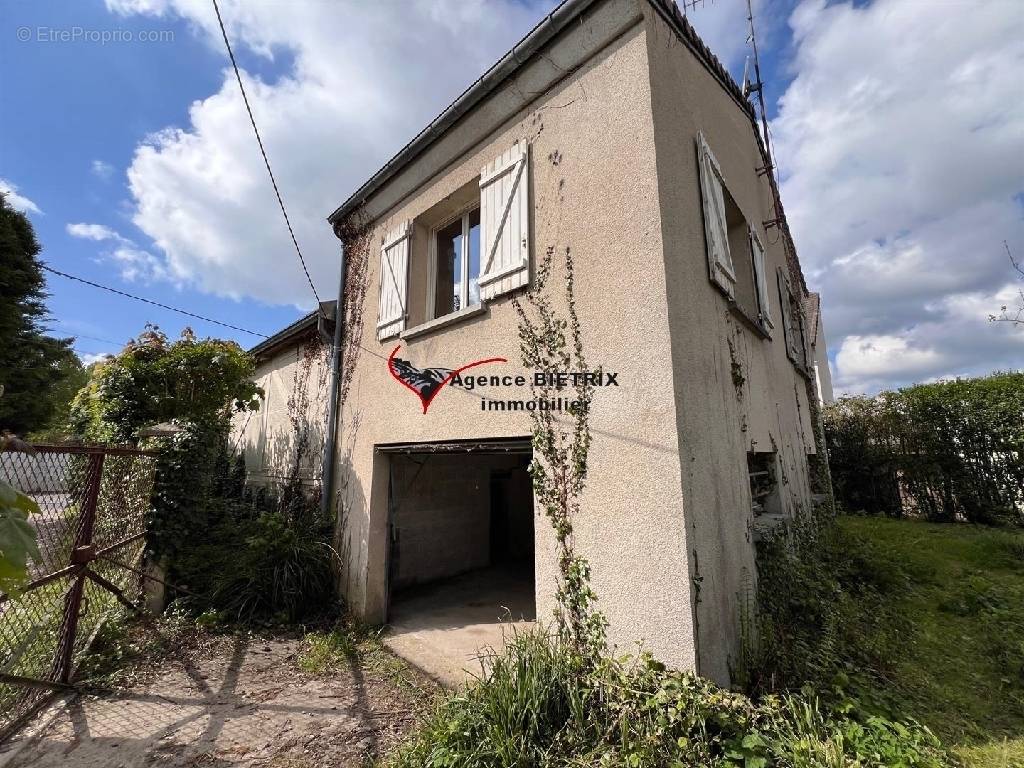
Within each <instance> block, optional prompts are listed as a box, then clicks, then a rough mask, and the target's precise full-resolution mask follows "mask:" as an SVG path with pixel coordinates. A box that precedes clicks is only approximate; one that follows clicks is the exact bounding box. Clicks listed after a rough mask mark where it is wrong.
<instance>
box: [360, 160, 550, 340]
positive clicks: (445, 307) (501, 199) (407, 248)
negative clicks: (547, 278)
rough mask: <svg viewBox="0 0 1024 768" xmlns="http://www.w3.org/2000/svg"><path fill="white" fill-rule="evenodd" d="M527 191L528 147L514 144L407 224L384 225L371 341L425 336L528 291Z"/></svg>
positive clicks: (528, 222)
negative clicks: (374, 337) (506, 297)
mask: <svg viewBox="0 0 1024 768" xmlns="http://www.w3.org/2000/svg"><path fill="white" fill-rule="evenodd" d="M529 189H530V164H529V146H528V145H527V144H523V143H521V142H516V143H515V144H513V145H512V146H511V147H509V148H507V149H506V150H505V151H504V152H502V153H501V154H500V155H498V156H497V157H496V158H495V159H494V160H492V161H491V162H490V163H488V164H487V165H485V166H484V167H483V168H482V169H481V170H480V175H479V176H477V177H474V178H472V179H469V180H467V181H466V183H464V184H463V185H462V186H461V187H459V188H458V189H456V190H454V191H453V192H451V193H449V194H448V195H447V196H445V197H444V198H443V199H441V200H438V201H437V202H436V203H434V204H433V205H432V206H430V207H429V208H427V209H426V210H424V211H422V212H420V213H419V214H418V215H417V216H416V218H415V219H414V220H411V221H402V222H392V223H390V224H389V225H388V230H387V231H386V233H385V234H384V235H383V237H381V240H380V247H381V258H380V267H379V271H378V275H377V277H378V279H379V290H380V293H379V300H378V305H377V339H378V340H379V341H384V340H385V339H388V338H392V337H394V336H398V335H402V336H403V337H404V336H406V335H410V336H411V335H415V334H418V333H427V332H430V331H432V330H433V329H435V328H437V327H440V326H444V325H447V320H451V321H456V320H459V319H463V318H464V317H465V315H467V314H469V315H472V314H476V313H475V312H467V310H471V309H472V308H473V307H478V308H480V309H481V310H482V305H483V304H484V303H486V302H490V301H492V300H495V299H497V298H499V297H501V296H504V295H506V294H509V293H511V292H513V291H516V290H518V289H520V288H523V287H525V286H527V285H528V284H529V282H530V257H529V254H530V209H529ZM446 318H447V320H446ZM435 321H439V322H435Z"/></svg>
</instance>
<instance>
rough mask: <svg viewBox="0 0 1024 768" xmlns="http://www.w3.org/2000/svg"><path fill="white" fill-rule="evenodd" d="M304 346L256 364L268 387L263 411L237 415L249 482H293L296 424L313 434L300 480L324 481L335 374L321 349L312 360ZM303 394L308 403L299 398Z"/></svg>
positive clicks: (237, 438) (235, 436) (236, 437)
mask: <svg viewBox="0 0 1024 768" xmlns="http://www.w3.org/2000/svg"><path fill="white" fill-rule="evenodd" d="M305 344H306V340H297V341H296V342H295V343H293V344H290V345H288V346H285V347H283V348H279V349H278V350H276V351H275V352H274V353H273V354H272V355H271V356H269V357H265V358H263V359H260V360H259V361H258V362H257V366H256V375H255V378H254V380H255V382H256V384H257V386H260V387H262V388H263V400H262V401H261V403H260V409H259V410H258V411H256V412H254V413H251V414H250V413H242V414H237V415H236V416H235V417H234V419H233V421H232V440H233V442H234V444H235V445H237V447H238V450H239V451H241V452H242V453H243V454H244V456H245V467H246V471H247V475H248V481H249V482H250V483H252V484H254V485H274V484H277V483H281V482H283V481H285V480H286V479H288V477H289V473H290V472H292V471H293V469H294V467H295V463H296V452H297V444H298V440H297V436H296V428H297V426H298V427H299V428H301V429H304V430H306V432H307V435H308V438H307V439H308V445H307V448H306V450H305V455H304V456H303V458H302V460H301V462H300V463H299V467H298V477H299V479H300V480H302V482H303V483H305V484H312V483H313V482H315V481H318V480H319V478H320V472H321V465H322V455H323V445H324V428H325V426H326V421H325V420H326V413H327V411H326V407H327V397H328V393H327V384H328V377H329V374H330V371H329V370H328V368H327V357H326V355H325V354H324V353H323V352H322V351H321V352H317V353H315V354H313V355H312V356H310V357H309V358H308V359H307V356H308V355H309V352H308V350H307V348H306V346H305ZM296 384H298V387H297V386H296ZM303 384H304V386H303ZM303 390H305V402H303V401H302V398H299V397H297V395H299V394H300V393H301V392H302V391H303ZM289 400H292V401H293V405H291V406H289ZM293 415H294V417H295V418H296V420H297V421H296V422H293V418H292V417H293Z"/></svg>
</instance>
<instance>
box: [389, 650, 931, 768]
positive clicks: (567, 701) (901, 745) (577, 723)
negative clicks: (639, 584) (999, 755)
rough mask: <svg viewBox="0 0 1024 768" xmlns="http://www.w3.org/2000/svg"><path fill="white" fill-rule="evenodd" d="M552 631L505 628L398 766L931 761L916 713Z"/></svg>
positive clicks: (925, 766)
mask: <svg viewBox="0 0 1024 768" xmlns="http://www.w3.org/2000/svg"><path fill="white" fill-rule="evenodd" d="M573 658H574V657H573V656H572V654H571V653H569V652H568V651H567V650H566V649H564V648H563V647H561V646H560V645H559V643H558V641H557V639H555V638H553V637H550V636H548V635H546V634H544V633H543V632H541V631H539V630H531V631H524V632H519V633H516V634H513V635H512V636H511V638H510V641H509V642H508V644H507V647H506V648H505V650H504V651H503V652H501V653H498V654H492V655H490V656H489V657H487V658H486V659H484V665H485V668H486V671H487V674H486V676H483V677H482V678H481V679H480V680H478V681H477V682H476V683H475V684H474V685H472V686H469V687H467V688H466V689H464V690H462V691H459V692H456V693H453V694H450V695H449V696H447V697H446V698H444V699H443V700H442V701H441V702H440V704H439V705H437V707H436V708H435V709H434V710H433V712H432V713H431V714H430V715H429V716H428V717H427V718H426V719H425V721H424V722H423V724H422V726H421V728H420V729H419V730H418V731H417V733H416V734H415V735H414V737H413V739H412V740H411V741H410V742H409V743H408V744H407V745H405V747H404V748H402V749H401V750H400V751H399V753H398V754H397V755H396V756H395V758H394V759H393V763H392V765H393V766H394V768H414V767H415V768H441V767H442V766H443V767H444V768H463V767H464V768H470V767H473V768H476V767H478V766H480V767H482V766H515V768H555V767H558V768H570V767H572V768H583V767H584V766H601V767H607V768H619V767H621V768H646V767H647V766H670V767H671V768H686V767H688V766H693V767H694V768H698V767H699V768H705V766H744V768H767V767H768V766H779V767H780V768H811V767H812V766H814V767H815V768H831V767H832V766H835V767H836V768H840V766H841V767H842V768H850V767H852V766H864V767H865V768H866V767H867V766H904V767H905V768H939V767H940V766H943V765H946V762H945V757H944V755H943V753H942V751H941V750H940V748H939V746H938V742H937V741H936V740H935V738H934V737H933V736H932V735H931V734H930V733H929V732H928V731H927V730H926V729H924V728H922V727H920V726H919V725H917V724H916V723H912V722H910V723H893V722H889V721H886V720H883V719H881V718H867V719H865V720H864V721H863V722H862V721H858V720H857V719H855V718H854V717H851V716H846V715H840V714H834V713H829V712H826V711H825V710H824V709H823V708H822V707H821V705H820V704H819V703H818V701H817V700H816V699H815V698H814V697H813V696H807V697H793V696H787V697H782V698H779V697H775V696H769V697H766V698H765V699H763V700H761V701H754V700H752V699H749V698H748V697H746V696H744V695H742V694H739V693H734V692H731V691H726V690H723V689H721V688H718V687H716V686H715V685H714V684H712V683H710V682H709V681H707V680H703V679H701V678H699V677H697V676H695V675H693V674H691V673H688V672H678V671H675V670H671V669H667V668H666V667H665V666H664V665H662V664H660V663H658V662H656V661H655V660H653V659H652V658H651V657H650V656H648V655H643V654H642V655H640V656H639V657H637V658H633V659H628V658H610V657H606V658H604V659H603V660H602V661H601V662H600V663H599V666H598V668H597V669H596V670H584V669H581V668H580V667H579V666H578V663H577V662H575V661H574V660H573Z"/></svg>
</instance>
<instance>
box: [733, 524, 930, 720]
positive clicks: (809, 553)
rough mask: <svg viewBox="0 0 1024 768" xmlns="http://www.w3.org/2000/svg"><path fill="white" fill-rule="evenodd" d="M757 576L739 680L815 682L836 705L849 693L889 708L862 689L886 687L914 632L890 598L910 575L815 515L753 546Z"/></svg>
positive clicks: (784, 685)
mask: <svg viewBox="0 0 1024 768" xmlns="http://www.w3.org/2000/svg"><path fill="white" fill-rule="evenodd" d="M757 575H758V594H759V596H760V599H759V600H758V604H757V607H756V610H754V611H753V612H752V613H753V615H751V616H747V617H744V618H745V622H744V624H745V626H746V639H745V642H744V652H745V658H743V659H742V660H741V662H740V664H739V667H738V669H737V670H735V677H736V679H737V681H738V682H739V684H740V685H741V686H742V687H743V688H744V689H745V690H747V691H748V692H750V693H753V694H765V693H771V692H778V691H785V690H799V689H800V688H801V687H802V686H805V685H811V686H812V687H813V688H814V689H815V690H818V691H822V692H827V693H826V695H827V696H828V697H829V698H830V699H832V700H833V701H834V702H835V703H840V702H842V701H843V700H844V699H846V697H847V696H849V695H850V694H851V693H854V694H856V695H858V696H860V697H867V698H868V699H869V701H868V702H867V703H869V704H871V705H872V706H874V708H875V709H874V711H876V712H883V713H889V712H888V709H887V708H886V706H885V702H881V701H878V700H877V697H876V696H875V695H874V694H869V693H867V692H869V691H878V690H883V689H884V688H885V681H886V680H887V679H888V678H889V676H890V674H891V672H892V665H893V664H894V663H895V659H897V658H898V657H899V649H900V648H901V647H902V646H903V645H904V644H906V643H907V642H909V641H910V639H911V638H912V636H913V627H912V626H911V625H910V624H909V622H908V621H907V619H906V617H905V616H903V615H901V614H900V612H899V610H898V607H897V603H896V598H897V597H898V596H899V595H900V594H902V593H903V592H904V591H905V590H906V589H907V587H908V577H907V575H906V574H905V573H904V572H903V571H901V570H899V569H898V568H897V567H895V566H893V565H892V564H891V563H890V561H888V560H886V559H885V558H882V557H879V556H877V554H876V553H875V552H874V551H873V550H872V548H871V547H870V545H869V544H868V543H867V542H865V541H863V540H861V539H857V538H855V537H854V536H852V535H850V534H848V533H846V532H845V531H844V530H843V529H842V528H840V527H839V526H837V525H835V524H834V523H833V521H832V520H831V519H827V518H826V519H822V518H820V517H819V518H815V517H813V516H811V515H800V516H798V517H797V518H796V519H795V520H794V521H793V522H791V523H790V525H789V526H788V527H786V528H785V529H781V530H778V531H777V532H776V534H775V535H773V536H770V537H767V538H766V539H765V540H763V541H761V542H760V543H759V544H758V553H757ZM890 714H891V713H890Z"/></svg>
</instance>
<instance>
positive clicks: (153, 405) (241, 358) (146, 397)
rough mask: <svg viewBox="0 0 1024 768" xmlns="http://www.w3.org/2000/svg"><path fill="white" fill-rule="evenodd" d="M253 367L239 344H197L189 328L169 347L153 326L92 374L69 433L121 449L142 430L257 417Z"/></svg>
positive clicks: (74, 409)
mask: <svg viewBox="0 0 1024 768" xmlns="http://www.w3.org/2000/svg"><path fill="white" fill-rule="evenodd" d="M254 370H255V362H254V360H253V359H252V356H251V355H249V354H248V353H247V352H245V351H244V350H243V349H242V348H241V347H239V346H238V344H237V343H235V342H233V341H225V340H223V339H209V338H207V339H197V338H196V336H195V334H194V333H193V332H192V330H191V329H189V328H186V329H185V330H184V331H182V333H181V338H179V339H178V340H177V341H174V342H171V341H169V340H168V338H167V335H166V334H164V333H163V332H162V331H161V330H160V329H159V328H157V327H156V326H153V325H147V326H146V330H145V331H143V332H142V333H140V334H139V336H138V338H136V339H133V340H132V341H130V342H128V344H127V346H126V347H125V348H124V350H123V351H122V352H121V353H120V354H119V355H117V356H116V357H111V358H109V359H107V360H106V361H104V362H102V363H101V364H99V365H97V366H96V367H95V368H94V369H93V370H92V374H91V377H90V379H89V383H88V384H87V385H86V386H85V387H83V388H82V389H81V390H80V391H79V393H78V394H77V395H76V396H75V399H74V401H73V402H72V405H71V415H70V417H69V418H70V428H71V430H72V431H73V432H74V433H76V434H78V435H81V436H82V437H85V438H86V439H89V440H94V441H100V442H123V441H127V440H133V439H135V438H136V437H137V435H138V432H139V430H140V429H141V428H143V427H146V426H151V425H153V424H156V423H160V422H165V421H169V420H171V419H177V420H180V421H198V422H208V421H211V420H214V419H216V418H218V417H225V416H227V415H229V414H230V412H231V411H232V410H234V411H255V410H258V409H259V400H260V398H261V397H262V395H263V392H262V390H261V389H260V388H259V387H257V386H256V384H255V383H253V381H252V374H253V372H254Z"/></svg>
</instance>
